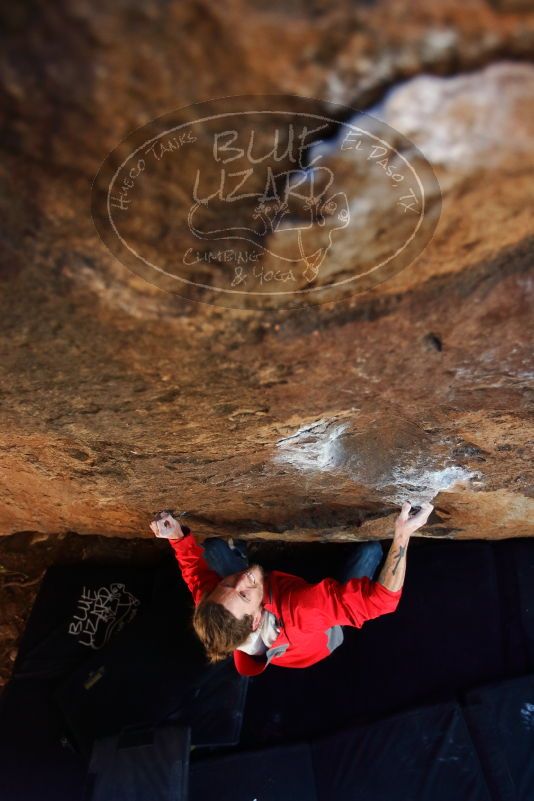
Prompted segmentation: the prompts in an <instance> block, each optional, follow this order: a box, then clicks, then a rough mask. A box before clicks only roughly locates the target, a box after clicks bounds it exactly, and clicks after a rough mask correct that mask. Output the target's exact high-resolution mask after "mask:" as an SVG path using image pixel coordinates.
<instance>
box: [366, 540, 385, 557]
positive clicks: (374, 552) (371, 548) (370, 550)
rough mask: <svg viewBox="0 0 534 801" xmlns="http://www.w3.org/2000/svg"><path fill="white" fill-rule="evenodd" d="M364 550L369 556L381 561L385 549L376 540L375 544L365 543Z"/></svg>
mask: <svg viewBox="0 0 534 801" xmlns="http://www.w3.org/2000/svg"><path fill="white" fill-rule="evenodd" d="M363 550H364V551H365V553H366V554H367V555H368V556H370V557H371V556H372V557H374V558H375V559H381V558H382V555H383V553H384V549H383V548H382V545H381V543H380V542H377V541H376V540H374V541H373V542H365V543H364V544H363Z"/></svg>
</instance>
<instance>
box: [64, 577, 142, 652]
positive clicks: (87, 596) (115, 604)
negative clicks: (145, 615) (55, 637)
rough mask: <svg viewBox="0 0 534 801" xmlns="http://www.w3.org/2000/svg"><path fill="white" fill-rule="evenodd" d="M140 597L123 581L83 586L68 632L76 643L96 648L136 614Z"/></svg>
mask: <svg viewBox="0 0 534 801" xmlns="http://www.w3.org/2000/svg"><path fill="white" fill-rule="evenodd" d="M139 606H140V601H139V599H138V598H136V597H135V595H132V593H131V592H128V590H127V589H126V587H125V585H124V584H119V583H112V584H110V585H109V586H107V587H106V586H102V587H98V588H97V589H91V588H89V587H83V589H82V592H81V594H80V597H79V598H78V601H77V604H76V611H75V613H74V615H73V616H72V620H71V622H70V623H69V627H68V633H69V634H72V636H73V637H76V638H77V642H78V643H79V645H85V646H87V647H88V648H92V649H93V650H95V651H98V650H99V649H100V648H103V647H104V645H106V643H107V642H109V640H110V639H111V637H112V636H113V634H115V633H117V632H118V631H120V630H121V629H122V628H124V626H125V625H126V624H127V623H129V622H130V621H131V620H132V619H133V618H134V617H135V615H136V614H137V610H138V607H139Z"/></svg>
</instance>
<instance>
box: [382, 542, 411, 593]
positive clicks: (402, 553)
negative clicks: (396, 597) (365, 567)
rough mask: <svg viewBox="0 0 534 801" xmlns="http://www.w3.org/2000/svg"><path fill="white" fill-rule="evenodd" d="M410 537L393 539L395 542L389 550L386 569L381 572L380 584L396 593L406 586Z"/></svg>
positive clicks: (385, 563)
mask: <svg viewBox="0 0 534 801" xmlns="http://www.w3.org/2000/svg"><path fill="white" fill-rule="evenodd" d="M409 542H410V538H409V537H398V536H397V535H395V536H394V537H393V542H392V543H391V547H390V549H389V553H388V555H387V558H386V561H385V562H384V567H383V568H382V570H381V571H380V575H379V577H378V582H379V583H380V584H382V585H383V586H384V587H386V589H388V590H391V591H392V592H396V591H397V590H400V589H401V587H402V585H403V584H404V576H405V574H406V552H407V550H408V543H409Z"/></svg>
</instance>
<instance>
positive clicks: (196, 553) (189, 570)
mask: <svg viewBox="0 0 534 801" xmlns="http://www.w3.org/2000/svg"><path fill="white" fill-rule="evenodd" d="M169 543H170V545H171V547H172V549H173V551H174V555H175V557H176V559H177V561H178V564H179V565H180V570H181V571H182V577H183V579H184V581H185V583H186V584H187V586H188V587H189V590H190V592H191V595H192V596H193V601H194V604H195V606H197V604H198V603H199V602H200V600H201V599H202V596H203V595H205V594H206V593H209V592H211V591H212V590H213V589H214V588H215V586H216V585H217V584H218V583H219V581H220V580H221V577H220V576H219V575H218V573H216V572H215V571H214V570H212V569H211V568H210V566H209V565H208V563H207V562H206V559H205V558H204V548H203V547H202V545H199V544H198V542H197V541H196V540H195V538H194V537H193V535H192V534H186V535H185V536H184V537H182V539H181V540H169Z"/></svg>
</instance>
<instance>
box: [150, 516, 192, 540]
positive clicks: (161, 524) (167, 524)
mask: <svg viewBox="0 0 534 801" xmlns="http://www.w3.org/2000/svg"><path fill="white" fill-rule="evenodd" d="M150 529H151V531H152V532H153V533H154V534H155V535H156V537H161V538H163V539H166V540H181V539H182V537H183V536H184V532H183V531H182V527H181V526H180V523H179V522H178V521H177V520H176V519H175V518H174V517H173V516H172V515H171V513H170V512H165V511H163V512H158V514H157V515H156V516H155V518H154V519H153V520H152V522H151V523H150Z"/></svg>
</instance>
